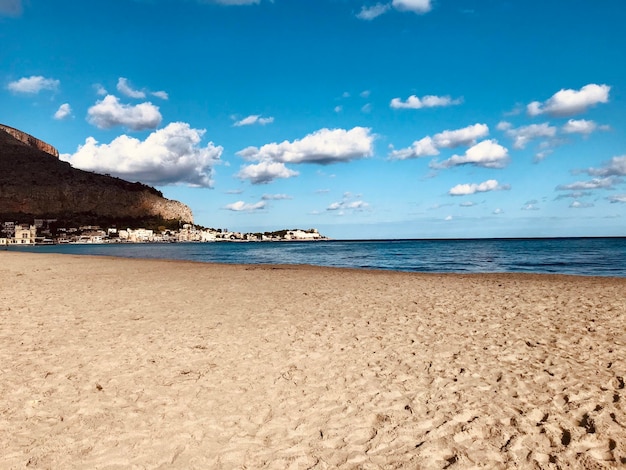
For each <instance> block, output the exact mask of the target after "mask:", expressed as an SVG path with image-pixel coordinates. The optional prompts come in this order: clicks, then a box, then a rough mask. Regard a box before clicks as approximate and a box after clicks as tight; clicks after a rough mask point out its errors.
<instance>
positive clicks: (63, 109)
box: [54, 103, 72, 121]
mask: <svg viewBox="0 0 626 470" xmlns="http://www.w3.org/2000/svg"><path fill="white" fill-rule="evenodd" d="M71 115H72V108H71V106H70V105H69V103H63V104H62V105H61V106H59V109H57V111H56V113H54V119H56V120H59V121H61V120H63V119H67V118H68V117H70V116H71Z"/></svg>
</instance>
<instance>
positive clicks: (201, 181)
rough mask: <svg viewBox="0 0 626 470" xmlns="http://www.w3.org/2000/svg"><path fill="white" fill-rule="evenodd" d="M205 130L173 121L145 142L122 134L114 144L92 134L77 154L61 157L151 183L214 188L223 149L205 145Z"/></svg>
mask: <svg viewBox="0 0 626 470" xmlns="http://www.w3.org/2000/svg"><path fill="white" fill-rule="evenodd" d="M204 133H205V131H204V130H200V129H192V128H191V127H190V126H189V124H186V123H184V122H173V123H171V124H168V125H167V126H166V127H164V128H163V129H159V130H157V131H154V132H152V133H151V134H150V135H149V136H148V137H147V138H146V140H144V141H141V140H138V139H135V138H133V137H128V136H127V135H121V136H119V137H117V138H115V139H114V140H113V141H112V142H111V143H110V144H99V143H98V142H97V141H96V139H94V138H93V137H89V138H87V140H86V141H85V144H84V145H81V146H79V147H78V149H77V151H76V153H74V154H73V155H70V154H64V155H61V159H62V160H64V161H68V162H70V163H71V164H72V166H74V167H76V168H80V169H83V170H89V171H95V172H98V173H109V174H111V175H114V176H118V177H120V178H123V179H126V180H131V181H141V182H143V183H147V184H154V185H166V184H177V183H183V184H187V185H190V186H202V187H211V186H212V185H213V181H212V180H213V167H214V166H215V165H216V164H217V163H218V162H219V159H220V156H221V155H222V152H223V148H222V147H221V146H215V145H214V144H213V142H209V143H208V144H207V146H206V147H201V146H200V145H199V144H200V140H201V139H202V136H203V135H204Z"/></svg>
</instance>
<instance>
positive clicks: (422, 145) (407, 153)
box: [389, 136, 439, 160]
mask: <svg viewBox="0 0 626 470" xmlns="http://www.w3.org/2000/svg"><path fill="white" fill-rule="evenodd" d="M435 155H439V150H438V149H437V146H436V145H435V143H434V142H433V139H432V138H431V137H428V136H426V137H423V138H422V139H420V140H416V141H415V142H413V144H412V145H411V146H410V147H408V148H405V149H400V150H393V151H392V152H391V153H390V154H389V158H391V159H393V160H407V159H409V158H420V157H432V156H435Z"/></svg>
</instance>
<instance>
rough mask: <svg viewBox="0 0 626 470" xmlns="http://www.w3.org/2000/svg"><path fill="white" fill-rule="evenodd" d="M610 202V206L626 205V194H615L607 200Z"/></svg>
mask: <svg viewBox="0 0 626 470" xmlns="http://www.w3.org/2000/svg"><path fill="white" fill-rule="evenodd" d="M608 199H609V201H611V204H615V203H618V202H621V203H622V204H626V194H615V195H614V196H611V197H609V198H608Z"/></svg>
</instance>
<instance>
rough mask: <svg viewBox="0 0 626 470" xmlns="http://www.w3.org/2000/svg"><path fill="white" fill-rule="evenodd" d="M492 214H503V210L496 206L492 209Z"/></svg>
mask: <svg viewBox="0 0 626 470" xmlns="http://www.w3.org/2000/svg"><path fill="white" fill-rule="evenodd" d="M493 214H495V215H500V214H504V211H503V210H502V209H500V208H499V207H498V208H497V209H494V211H493Z"/></svg>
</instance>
